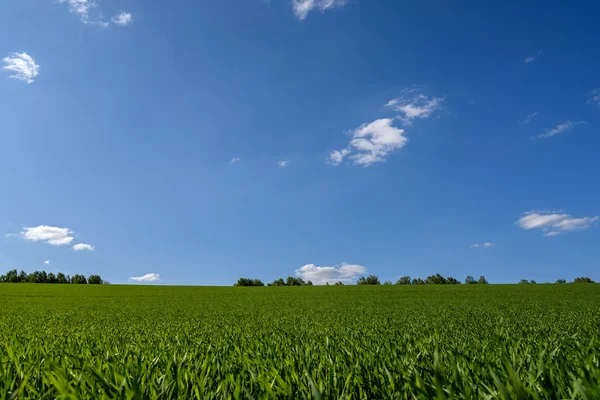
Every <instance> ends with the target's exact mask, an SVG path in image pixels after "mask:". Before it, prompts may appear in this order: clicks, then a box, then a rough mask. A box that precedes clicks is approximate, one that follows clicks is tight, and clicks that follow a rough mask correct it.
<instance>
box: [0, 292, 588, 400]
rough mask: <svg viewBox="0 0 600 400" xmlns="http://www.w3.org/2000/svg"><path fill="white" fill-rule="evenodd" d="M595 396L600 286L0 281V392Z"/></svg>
mask: <svg viewBox="0 0 600 400" xmlns="http://www.w3.org/2000/svg"><path fill="white" fill-rule="evenodd" d="M538 396H539V398H587V399H600V285H593V284H589V285H586V284H579V285H578V284H567V285H481V286H480V285H460V286H459V285H456V286H454V285H449V286H445V285H444V286H436V285H424V286H417V287H414V286H376V287H373V286H325V287H263V288H243V287H238V288H224V287H219V288H217V287H160V286H156V287H149V286H116V285H112V286H110V285H97V286H94V285H42V284H38V285H34V284H2V285H0V398H1V399H5V398H19V399H20V398H35V399H54V398H65V399H66V398H72V399H83V398H90V399H92V398H102V397H104V398H122V399H130V398H137V399H139V398H149V399H156V398H182V399H189V398H209V399H212V398H214V399H238V398H239V399H246V398H248V399H250V398H254V399H264V398H288V399H302V398H312V399H318V398H323V399H337V398H349V399H350V398H351V399H375V398H381V399H394V398H397V399H414V398H423V399H429V398H440V399H441V398H469V399H470V398H505V399H508V398H512V399H517V398H536V397H538Z"/></svg>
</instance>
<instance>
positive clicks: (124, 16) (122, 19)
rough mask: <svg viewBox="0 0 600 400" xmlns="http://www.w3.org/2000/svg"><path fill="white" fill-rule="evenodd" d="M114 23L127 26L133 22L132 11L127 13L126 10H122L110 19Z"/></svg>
mask: <svg viewBox="0 0 600 400" xmlns="http://www.w3.org/2000/svg"><path fill="white" fill-rule="evenodd" d="M110 20H111V21H112V22H113V23H114V24H117V25H121V26H127V25H131V24H132V23H133V15H131V13H127V12H125V11H121V12H120V13H119V14H117V15H115V16H114V17H112V18H111V19H110Z"/></svg>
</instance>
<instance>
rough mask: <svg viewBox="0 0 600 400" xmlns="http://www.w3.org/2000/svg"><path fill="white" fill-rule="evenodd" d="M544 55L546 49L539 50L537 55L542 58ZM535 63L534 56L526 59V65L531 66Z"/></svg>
mask: <svg viewBox="0 0 600 400" xmlns="http://www.w3.org/2000/svg"><path fill="white" fill-rule="evenodd" d="M542 54H544V49H539V50H538V51H537V52H536V54H535V55H538V56H541V55H542ZM534 61H535V57H534V56H533V55H531V56H529V57H526V58H525V64H529V63H532V62H534Z"/></svg>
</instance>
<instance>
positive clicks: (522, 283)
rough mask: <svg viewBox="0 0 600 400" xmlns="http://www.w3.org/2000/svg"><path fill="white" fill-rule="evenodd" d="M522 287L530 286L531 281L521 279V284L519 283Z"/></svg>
mask: <svg viewBox="0 0 600 400" xmlns="http://www.w3.org/2000/svg"><path fill="white" fill-rule="evenodd" d="M519 284H520V285H529V281H528V280H527V279H521V282H519Z"/></svg>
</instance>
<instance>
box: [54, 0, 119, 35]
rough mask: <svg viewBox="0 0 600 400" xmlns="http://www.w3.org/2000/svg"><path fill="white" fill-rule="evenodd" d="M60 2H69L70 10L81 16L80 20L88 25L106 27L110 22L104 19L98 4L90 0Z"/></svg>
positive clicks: (65, 1)
mask: <svg viewBox="0 0 600 400" xmlns="http://www.w3.org/2000/svg"><path fill="white" fill-rule="evenodd" d="M58 2H59V3H67V4H68V5H69V11H70V12H71V13H73V14H75V15H77V16H78V17H79V20H80V21H81V22H82V23H84V24H86V25H98V26H100V27H103V28H106V27H107V26H108V22H105V21H103V20H102V18H103V15H102V12H101V11H100V10H99V9H98V4H97V3H95V2H94V1H90V0H58Z"/></svg>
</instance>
